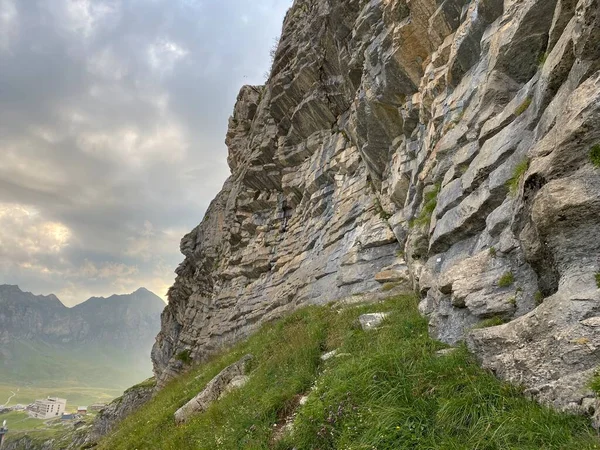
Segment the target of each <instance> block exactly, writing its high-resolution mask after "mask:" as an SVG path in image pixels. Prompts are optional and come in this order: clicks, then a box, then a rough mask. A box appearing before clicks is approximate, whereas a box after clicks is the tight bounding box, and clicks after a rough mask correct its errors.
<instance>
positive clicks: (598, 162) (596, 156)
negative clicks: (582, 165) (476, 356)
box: [590, 144, 600, 167]
mask: <svg viewBox="0 0 600 450" xmlns="http://www.w3.org/2000/svg"><path fill="white" fill-rule="evenodd" d="M590 160H591V161H592V164H593V165H594V166H596V167H600V144H597V145H594V146H593V147H592V148H591V150H590Z"/></svg>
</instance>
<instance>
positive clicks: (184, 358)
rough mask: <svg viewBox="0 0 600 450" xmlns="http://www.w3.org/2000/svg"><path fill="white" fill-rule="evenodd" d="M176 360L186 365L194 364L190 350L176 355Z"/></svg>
mask: <svg viewBox="0 0 600 450" xmlns="http://www.w3.org/2000/svg"><path fill="white" fill-rule="evenodd" d="M175 359H178V360H179V361H181V362H182V363H184V364H186V365H190V364H191V363H192V362H193V359H192V356H191V352H190V351H189V350H182V351H180V352H179V353H177V355H175Z"/></svg>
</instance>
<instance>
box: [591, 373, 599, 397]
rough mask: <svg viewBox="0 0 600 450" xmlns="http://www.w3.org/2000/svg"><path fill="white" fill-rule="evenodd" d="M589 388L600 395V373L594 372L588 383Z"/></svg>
mask: <svg viewBox="0 0 600 450" xmlns="http://www.w3.org/2000/svg"><path fill="white" fill-rule="evenodd" d="M589 386H590V389H591V390H592V391H594V392H595V393H596V394H598V395H600V373H598V372H596V373H595V374H594V376H593V377H592V379H591V380H590V383H589Z"/></svg>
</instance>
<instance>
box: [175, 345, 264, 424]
mask: <svg viewBox="0 0 600 450" xmlns="http://www.w3.org/2000/svg"><path fill="white" fill-rule="evenodd" d="M252 358H253V356H252V355H246V356H244V357H243V358H242V359H240V360H239V361H237V362H235V363H233V364H231V365H230V366H227V367H226V368H225V369H223V370H222V371H221V372H219V374H218V375H216V376H215V377H214V378H213V379H212V380H210V381H209V382H208V384H207V385H206V387H205V388H204V389H203V390H202V391H201V392H200V393H199V394H198V395H196V396H195V397H194V398H193V399H191V400H190V401H189V402H187V403H186V404H185V405H183V406H182V407H181V408H179V409H178V410H177V411H175V422H176V423H177V424H182V423H185V422H187V421H188V419H189V418H190V417H191V416H193V415H194V414H197V413H200V412H202V411H205V410H206V408H208V406H210V404H211V403H213V402H215V401H216V400H218V399H219V398H220V397H221V396H223V395H224V394H226V393H227V392H230V391H231V390H233V389H237V388H239V387H242V386H243V385H244V384H246V383H247V382H248V377H247V376H245V374H246V365H247V364H248V362H249V361H250V360H251V359H252Z"/></svg>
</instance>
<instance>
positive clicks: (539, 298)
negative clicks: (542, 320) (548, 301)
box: [533, 291, 544, 306]
mask: <svg viewBox="0 0 600 450" xmlns="http://www.w3.org/2000/svg"><path fill="white" fill-rule="evenodd" d="M533 300H534V301H535V304H536V305H538V306H539V305H541V304H542V303H544V294H542V291H537V292H536V293H535V294H534V296H533Z"/></svg>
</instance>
